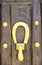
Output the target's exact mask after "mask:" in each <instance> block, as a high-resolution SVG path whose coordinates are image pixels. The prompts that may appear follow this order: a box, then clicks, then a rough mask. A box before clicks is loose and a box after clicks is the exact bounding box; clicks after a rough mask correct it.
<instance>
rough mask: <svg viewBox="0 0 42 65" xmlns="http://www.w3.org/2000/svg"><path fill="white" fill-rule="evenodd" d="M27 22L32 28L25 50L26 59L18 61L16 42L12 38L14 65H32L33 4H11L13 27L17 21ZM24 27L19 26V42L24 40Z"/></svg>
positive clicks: (17, 35)
mask: <svg viewBox="0 0 42 65" xmlns="http://www.w3.org/2000/svg"><path fill="white" fill-rule="evenodd" d="M20 21H21V22H25V23H27V25H28V26H29V29H30V37H29V42H28V44H27V45H26V48H25V51H24V61H23V62H20V61H18V58H17V54H18V51H16V47H15V44H14V42H13V39H12V65H31V6H30V5H17V6H16V5H14V6H11V25H12V26H11V27H13V25H14V24H15V23H16V22H20ZM24 35H25V32H24V28H23V27H18V28H17V34H16V37H17V42H23V40H24Z"/></svg>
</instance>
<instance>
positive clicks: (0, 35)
mask: <svg viewBox="0 0 42 65" xmlns="http://www.w3.org/2000/svg"><path fill="white" fill-rule="evenodd" d="M1 28H2V26H1V5H0V65H1V33H2V32H1Z"/></svg>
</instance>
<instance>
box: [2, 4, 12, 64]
mask: <svg viewBox="0 0 42 65" xmlns="http://www.w3.org/2000/svg"><path fill="white" fill-rule="evenodd" d="M3 22H7V23H8V26H7V27H3V25H2V29H1V30H2V38H1V61H2V64H1V65H11V27H10V7H9V4H8V3H2V23H3ZM5 42H6V43H7V45H8V48H6V49H5V48H3V44H4V43H5Z"/></svg>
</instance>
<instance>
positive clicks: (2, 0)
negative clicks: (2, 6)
mask: <svg viewBox="0 0 42 65" xmlns="http://www.w3.org/2000/svg"><path fill="white" fill-rule="evenodd" d="M2 2H33V0H0V3H2ZM40 2H41V3H42V0H40Z"/></svg>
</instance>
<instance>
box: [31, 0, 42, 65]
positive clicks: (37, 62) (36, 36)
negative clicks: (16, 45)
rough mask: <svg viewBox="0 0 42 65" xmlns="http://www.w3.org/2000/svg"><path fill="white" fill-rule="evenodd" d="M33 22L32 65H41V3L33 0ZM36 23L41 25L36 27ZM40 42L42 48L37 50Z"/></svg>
mask: <svg viewBox="0 0 42 65" xmlns="http://www.w3.org/2000/svg"><path fill="white" fill-rule="evenodd" d="M32 12H33V21H32V54H33V55H32V56H33V58H32V62H33V64H32V65H41V11H40V1H39V0H33V11H32ZM35 21H39V25H38V26H36V25H35ZM36 42H39V43H40V47H39V48H36V47H35V43H36Z"/></svg>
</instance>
